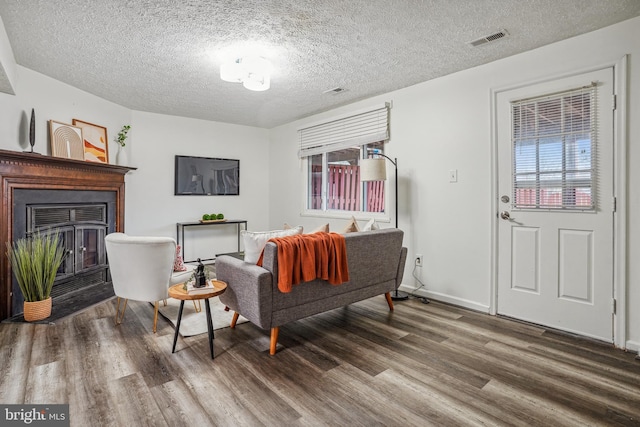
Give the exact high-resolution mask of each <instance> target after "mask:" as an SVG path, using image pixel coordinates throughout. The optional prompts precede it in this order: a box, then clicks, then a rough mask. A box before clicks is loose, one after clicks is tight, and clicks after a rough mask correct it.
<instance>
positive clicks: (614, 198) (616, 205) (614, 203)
mask: <svg viewBox="0 0 640 427" xmlns="http://www.w3.org/2000/svg"><path fill="white" fill-rule="evenodd" d="M617 210H618V198H617V197H615V196H613V213H616V211H617Z"/></svg>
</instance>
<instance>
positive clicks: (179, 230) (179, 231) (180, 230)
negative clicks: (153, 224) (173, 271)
mask: <svg viewBox="0 0 640 427" xmlns="http://www.w3.org/2000/svg"><path fill="white" fill-rule="evenodd" d="M230 224H235V225H236V227H237V228H236V230H237V233H238V252H240V230H241V228H240V226H241V225H242V224H244V229H245V230H246V229H247V220H245V219H229V220H224V221H211V222H200V221H193V222H177V223H176V240H177V241H178V244H179V245H182V259H184V246H185V242H184V229H185V228H187V227H211V226H218V225H230ZM213 259H215V257H214V258H201V261H210V260H213ZM195 261H196V260H195V259H194V260H190V261H187V260H185V261H184V262H195Z"/></svg>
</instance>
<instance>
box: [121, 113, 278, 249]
mask: <svg viewBox="0 0 640 427" xmlns="http://www.w3.org/2000/svg"><path fill="white" fill-rule="evenodd" d="M132 124H133V126H132V130H131V132H130V135H131V142H130V143H128V144H127V147H126V148H127V149H129V152H128V158H129V163H130V165H131V166H134V167H136V168H138V169H137V170H136V171H133V172H130V173H129V174H128V175H127V188H126V201H127V210H126V214H125V230H126V231H127V232H129V233H135V234H144V235H158V236H174V237H175V236H176V222H189V221H198V220H199V219H200V218H201V216H202V214H204V213H223V214H224V215H225V218H227V219H244V220H247V221H248V226H249V229H252V230H264V229H266V228H267V227H268V225H269V217H268V212H269V210H268V208H267V207H268V205H269V189H270V186H269V174H268V169H269V147H268V146H269V139H268V131H267V130H265V129H259V128H254V127H248V126H238V125H231V124H225V123H218V122H209V121H204V120H195V119H187V118H184V117H174V116H165V115H160V114H152V113H143V112H137V111H136V112H134V113H133V120H132ZM175 155H189V156H202V157H220V158H228V159H239V160H240V195H239V196H174V194H173V193H174V165H175V163H174V156H175ZM185 240H186V246H185V258H186V259H187V260H192V259H195V258H197V257H201V258H203V259H204V258H209V257H210V256H212V255H215V254H216V253H223V252H231V251H235V250H236V245H237V239H236V228H235V226H232V225H225V226H212V227H197V228H188V229H187V235H186V236H185Z"/></svg>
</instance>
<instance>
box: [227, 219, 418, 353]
mask: <svg viewBox="0 0 640 427" xmlns="http://www.w3.org/2000/svg"><path fill="white" fill-rule="evenodd" d="M403 235H404V233H403V231H402V230H399V229H395V228H391V229H383V230H374V231H363V232H355V233H348V234H346V235H345V244H346V250H347V263H348V267H349V281H348V282H346V283H342V284H340V285H331V284H329V283H328V282H326V281H323V280H314V281H311V282H305V283H301V284H299V285H294V286H293V290H292V291H291V292H289V293H282V292H280V290H279V289H278V284H277V277H278V251H277V247H276V245H275V243H272V242H269V243H267V245H266V247H265V249H264V260H263V265H262V267H260V266H257V265H254V264H249V263H246V262H244V261H241V260H239V259H237V258H234V257H231V256H225V255H222V256H220V257H218V258H217V259H216V277H217V279H218V280H222V281H224V282H226V283H227V285H228V287H227V290H226V291H225V292H224V293H223V294H222V295H220V301H221V302H222V303H223V304H225V305H226V306H227V307H229V308H230V309H231V310H233V311H235V313H234V316H233V320H232V322H231V327H232V328H233V327H235V323H236V321H237V319H238V315H239V314H241V315H242V316H244V317H245V318H247V319H248V320H249V321H251V322H252V323H254V324H255V325H257V326H258V327H260V328H262V329H270V330H271V346H270V354H271V355H273V354H275V351H276V344H277V341H278V331H279V327H280V326H281V325H284V324H286V323H288V322H292V321H294V320H298V319H302V318H304V317H307V316H312V315H314V314H318V313H322V312H324V311H327V310H332V309H334V308H338V307H342V306H345V305H348V304H351V303H354V302H357V301H361V300H363V299H367V298H371V297H374V296H377V295H383V294H384V295H385V296H386V298H387V302H388V304H389V309H390V310H393V303H392V301H391V296H390V292H392V291H394V290H395V289H397V288H398V286H400V284H401V283H402V276H403V273H404V265H405V261H406V258H407V248H405V247H403V246H402V238H403Z"/></svg>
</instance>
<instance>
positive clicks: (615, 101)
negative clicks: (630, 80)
mask: <svg viewBox="0 0 640 427" xmlns="http://www.w3.org/2000/svg"><path fill="white" fill-rule="evenodd" d="M616 108H618V97H617V95H615V94H613V95H611V109H612V110H614V111H615V110H616Z"/></svg>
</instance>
